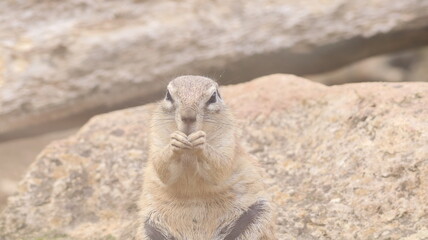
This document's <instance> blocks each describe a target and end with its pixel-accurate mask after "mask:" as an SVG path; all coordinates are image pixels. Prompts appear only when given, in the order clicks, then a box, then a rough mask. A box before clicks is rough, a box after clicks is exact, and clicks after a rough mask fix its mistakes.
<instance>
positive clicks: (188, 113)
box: [181, 109, 196, 124]
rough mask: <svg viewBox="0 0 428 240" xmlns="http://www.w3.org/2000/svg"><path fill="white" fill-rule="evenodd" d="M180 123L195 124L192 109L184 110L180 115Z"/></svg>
mask: <svg viewBox="0 0 428 240" xmlns="http://www.w3.org/2000/svg"><path fill="white" fill-rule="evenodd" d="M181 121H183V122H184V123H186V124H192V123H194V122H196V112H195V111H194V110H192V109H186V110H184V111H183V112H182V113H181Z"/></svg>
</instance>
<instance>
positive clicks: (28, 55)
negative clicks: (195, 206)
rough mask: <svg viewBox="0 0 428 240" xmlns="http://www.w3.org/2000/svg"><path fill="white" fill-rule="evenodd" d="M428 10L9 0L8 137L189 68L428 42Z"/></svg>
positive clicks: (2, 92)
mask: <svg viewBox="0 0 428 240" xmlns="http://www.w3.org/2000/svg"><path fill="white" fill-rule="evenodd" d="M427 18H428V2H427V1H419V0H407V1H402V0H377V1H348V0H325V1H318V0H310V1H304V2H302V1H296V0H288V1H279V0H275V1H269V2H267V1H265V0H256V1H243V0H240V1H227V2H224V1H204V0H185V1H167V0H163V1H140V0H124V1H101V2H100V1H81V0H64V1H49V0H46V1H13V0H4V1H1V2H0V22H2V24H1V26H0V139H10V138H11V137H16V136H21V135H25V134H28V133H29V132H32V133H34V132H43V131H46V129H51V128H54V127H55V126H57V125H60V124H64V121H60V120H61V119H65V118H70V117H71V116H74V117H77V116H82V117H83V118H85V119H86V118H87V117H88V116H91V115H93V114H96V113H100V112H103V111H107V110H109V109H115V108H120V107H121V106H123V105H125V106H129V105H138V104H141V103H143V102H149V101H151V100H153V98H154V97H158V96H159V94H160V93H161V92H162V90H163V88H164V83H165V80H168V79H170V78H171V76H173V75H177V74H178V75H181V74H185V73H192V74H209V75H214V76H215V77H217V78H220V81H222V82H223V83H231V82H240V81H248V80H250V79H252V78H254V77H257V76H262V75H265V74H270V73H275V72H287V73H295V74H314V73H318V72H323V71H326V70H330V69H334V68H338V67H340V66H344V65H346V64H348V63H350V62H353V61H356V60H359V59H363V58H366V57H368V56H371V55H375V54H380V53H385V52H390V51H395V50H398V49H404V48H410V47H417V46H420V45H426V44H427V43H428V31H427V29H428V21H427V20H428V19H427ZM386 43H387V44H386ZM226 79H227V80H226ZM79 123H80V122H79ZM77 125H78V124H77ZM74 126H76V125H74ZM57 127H58V126H57Z"/></svg>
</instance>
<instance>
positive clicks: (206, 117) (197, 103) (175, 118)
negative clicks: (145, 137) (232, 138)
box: [158, 76, 230, 135]
mask: <svg viewBox="0 0 428 240" xmlns="http://www.w3.org/2000/svg"><path fill="white" fill-rule="evenodd" d="M158 110H159V112H158V113H160V114H162V115H163V116H162V117H159V119H165V121H167V120H168V119H169V120H170V122H171V124H170V126H169V127H175V129H176V130H179V131H181V132H183V133H185V134H187V135H189V134H191V133H192V132H195V131H198V130H205V131H207V130H209V129H213V128H217V129H218V127H219V126H220V125H224V126H227V125H228V124H229V123H228V121H226V120H225V119H230V118H229V115H230V114H229V110H228V108H227V106H226V105H225V103H224V101H223V99H222V97H221V95H220V93H219V91H218V84H217V83H216V82H215V81H214V80H212V79H210V78H206V77H201V76H181V77H177V78H175V79H173V80H172V81H171V82H170V83H169V84H168V87H167V90H166V93H165V97H164V99H163V100H162V101H161V102H160V108H159V109H158ZM171 125H173V126H171ZM165 127H167V126H165Z"/></svg>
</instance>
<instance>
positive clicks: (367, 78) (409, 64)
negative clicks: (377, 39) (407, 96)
mask: <svg viewBox="0 0 428 240" xmlns="http://www.w3.org/2000/svg"><path fill="white" fill-rule="evenodd" d="M307 78H309V79H311V80H313V81H317V82H321V83H324V84H327V85H334V84H344V83H352V82H426V81H428V48H418V49H413V50H408V51H403V52H398V53H392V54H388V55H382V56H375V57H370V58H368V59H365V60H362V61H359V62H356V63H353V64H350V65H349V66H346V67H343V68H340V69H338V70H334V71H330V72H326V73H322V74H317V75H309V76H307Z"/></svg>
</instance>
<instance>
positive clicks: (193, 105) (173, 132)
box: [137, 76, 275, 240]
mask: <svg viewBox="0 0 428 240" xmlns="http://www.w3.org/2000/svg"><path fill="white" fill-rule="evenodd" d="M149 146H150V150H149V161H148V164H147V167H146V169H145V172H144V182H143V190H142V194H141V198H140V202H139V207H140V213H139V214H140V216H139V219H140V222H139V229H138V233H137V235H138V236H137V239H151V240H158V239H171V240H172V239H174V240H185V239H186V240H223V239H224V240H232V239H237V240H238V239H239V240H244V239H257V240H259V239H263V240H268V239H275V237H274V230H273V225H274V224H273V217H272V208H271V203H270V201H268V200H267V197H266V195H265V192H264V186H263V184H262V183H261V179H262V178H261V174H260V171H261V170H260V168H258V167H256V162H255V160H254V159H253V157H251V156H250V155H249V154H248V153H246V152H245V151H244V150H243V149H242V147H241V146H240V144H239V143H238V142H237V136H236V126H235V122H234V118H233V116H232V114H231V111H230V110H229V109H228V107H227V106H226V105H225V103H224V101H223V99H222V98H221V96H220V93H219V91H218V85H217V83H216V82H215V81H213V80H211V79H209V78H205V77H200V76H182V77H178V78H175V79H174V80H172V81H171V82H170V83H169V85H168V88H167V92H166V96H165V99H163V100H162V101H161V102H160V103H159V106H158V107H157V109H156V110H155V111H154V113H153V119H152V122H151V129H150V144H149Z"/></svg>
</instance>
